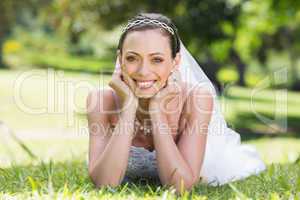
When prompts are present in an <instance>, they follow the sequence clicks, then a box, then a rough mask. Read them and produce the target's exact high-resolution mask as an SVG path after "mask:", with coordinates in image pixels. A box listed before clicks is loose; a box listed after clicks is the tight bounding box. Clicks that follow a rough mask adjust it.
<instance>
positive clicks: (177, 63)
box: [173, 52, 181, 69]
mask: <svg viewBox="0 0 300 200" xmlns="http://www.w3.org/2000/svg"><path fill="white" fill-rule="evenodd" d="M180 61H181V54H180V53H179V52H178V53H176V56H175V58H174V61H173V62H174V69H179V66H180Z"/></svg>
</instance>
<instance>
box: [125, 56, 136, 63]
mask: <svg viewBox="0 0 300 200" xmlns="http://www.w3.org/2000/svg"><path fill="white" fill-rule="evenodd" d="M126 60H127V61H129V62H132V61H134V60H135V58H134V57H133V56H128V57H126Z"/></svg>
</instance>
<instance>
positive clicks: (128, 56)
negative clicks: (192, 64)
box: [119, 29, 180, 98]
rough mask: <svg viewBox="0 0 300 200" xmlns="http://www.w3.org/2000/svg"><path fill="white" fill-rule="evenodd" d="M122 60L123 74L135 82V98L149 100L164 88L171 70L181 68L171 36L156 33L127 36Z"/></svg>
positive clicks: (140, 32)
mask: <svg viewBox="0 0 300 200" xmlns="http://www.w3.org/2000/svg"><path fill="white" fill-rule="evenodd" d="M119 59H120V64H121V66H122V70H125V73H128V75H129V77H130V78H131V79H132V80H133V81H134V86H131V87H133V88H131V89H132V91H134V94H135V95H136V96H137V97H139V98H150V97H152V96H154V95H155V94H156V93H157V92H158V91H159V90H160V89H161V88H162V87H164V86H165V84H166V81H167V79H168V77H169V75H170V72H171V70H172V69H173V68H174V67H175V68H176V67H178V66H179V61H180V55H179V53H177V55H176V57H175V58H172V56H171V48H170V42H169V38H168V36H165V35H163V34H162V33H161V32H160V30H159V29H153V30H144V31H133V32H130V33H128V34H127V36H126V38H125V40H124V43H123V48H122V55H121V56H119Z"/></svg>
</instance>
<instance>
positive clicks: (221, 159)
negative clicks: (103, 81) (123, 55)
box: [115, 41, 266, 186]
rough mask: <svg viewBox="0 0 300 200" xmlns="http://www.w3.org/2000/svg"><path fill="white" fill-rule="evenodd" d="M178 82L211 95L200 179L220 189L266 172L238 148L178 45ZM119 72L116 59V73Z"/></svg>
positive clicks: (254, 156)
mask: <svg viewBox="0 0 300 200" xmlns="http://www.w3.org/2000/svg"><path fill="white" fill-rule="evenodd" d="M180 45H181V46H180V54H181V62H180V67H179V71H180V74H181V79H182V81H184V82H187V83H189V85H190V86H191V87H194V86H199V85H201V86H202V87H205V88H207V89H208V90H209V91H210V92H211V94H212V95H213V97H214V98H213V99H214V103H213V105H214V106H213V113H212V117H211V121H210V123H209V127H208V133H207V134H208V135H207V143H206V150H205V156H204V161H203V164H202V168H201V170H200V172H199V175H200V176H201V177H202V180H203V181H204V182H206V183H207V184H209V185H212V186H217V185H223V184H226V183H228V182H231V181H235V180H240V179H243V178H246V177H248V176H250V175H254V174H258V173H260V172H262V171H264V170H265V169H266V166H265V164H264V162H263V161H262V159H261V158H260V156H259V154H258V152H257V150H256V148H255V147H254V146H250V145H246V144H241V139H240V135H239V134H238V133H237V132H235V131H234V130H232V129H230V128H229V127H227V123H226V121H225V119H224V116H223V114H222V112H221V108H220V103H219V102H218V95H217V93H216V90H215V88H214V86H213V84H212V82H211V81H210V80H209V78H208V77H207V76H206V74H205V73H204V72H203V70H202V69H201V67H200V66H199V64H198V63H197V62H196V60H195V59H194V58H193V56H192V55H191V54H190V53H189V51H188V50H187V49H186V48H185V46H184V44H183V43H182V41H180ZM119 68H120V64H119V61H118V59H116V65H115V70H117V69H119Z"/></svg>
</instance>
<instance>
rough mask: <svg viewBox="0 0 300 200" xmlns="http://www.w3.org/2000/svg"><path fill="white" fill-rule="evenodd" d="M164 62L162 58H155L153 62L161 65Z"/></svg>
mask: <svg viewBox="0 0 300 200" xmlns="http://www.w3.org/2000/svg"><path fill="white" fill-rule="evenodd" d="M162 61H163V59H161V58H154V59H153V62H155V63H161V62H162Z"/></svg>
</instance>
